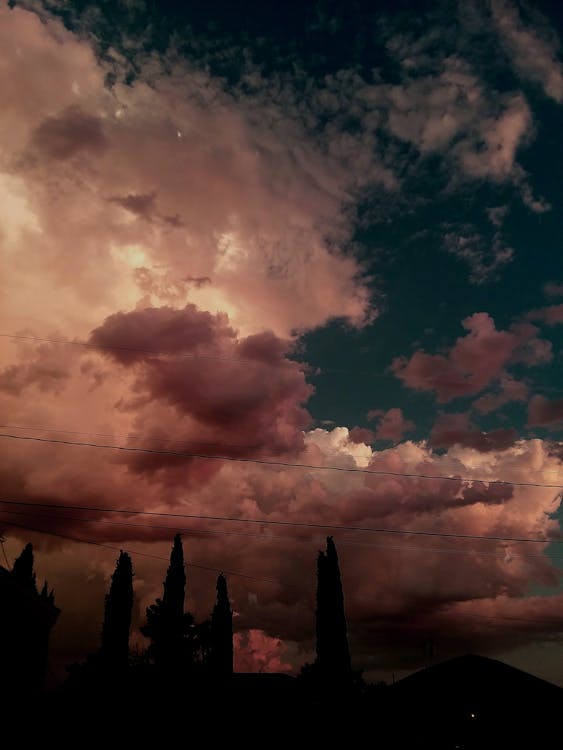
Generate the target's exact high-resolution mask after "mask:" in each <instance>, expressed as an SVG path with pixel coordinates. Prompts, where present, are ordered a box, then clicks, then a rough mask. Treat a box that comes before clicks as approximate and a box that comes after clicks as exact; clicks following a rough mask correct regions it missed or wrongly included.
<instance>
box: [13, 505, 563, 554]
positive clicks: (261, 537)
mask: <svg viewBox="0 0 563 750" xmlns="http://www.w3.org/2000/svg"><path fill="white" fill-rule="evenodd" d="M1 502H2V501H0V503H1ZM0 513H7V514H9V515H12V516H24V517H31V518H32V520H33V519H34V518H35V519H36V520H42V519H46V520H54V521H73V522H78V523H94V524H102V525H104V526H118V527H126V528H135V529H148V530H150V531H157V530H160V531H173V532H175V533H177V534H192V535H194V536H197V535H198V534H201V535H206V534H207V535H211V536H237V537H238V536H240V537H250V538H253V539H257V540H258V541H262V542H268V543H270V541H280V542H284V543H287V542H297V543H304V544H311V543H313V542H318V541H319V537H318V536H317V537H311V538H309V539H304V538H302V537H295V536H281V535H279V534H278V535H276V534H255V533H252V532H248V531H225V530H224V529H200V528H194V527H191V526H165V525H164V524H150V523H133V522H131V521H109V520H108V519H102V518H99V519H97V518H78V517H77V516H68V515H55V514H52V513H45V512H44V511H43V510H42V509H40V511H39V513H37V511H35V510H23V511H18V510H5V509H4V508H0ZM338 546H339V547H362V548H369V549H384V550H393V551H399V552H402V551H403V550H406V551H413V552H443V553H445V554H457V555H470V556H471V557H475V556H477V557H497V558H501V559H503V560H506V561H510V560H512V559H513V558H518V559H528V558H536V559H542V560H545V559H546V556H545V555H544V554H539V555H535V554H524V555H523V554H520V553H513V552H511V551H510V550H508V549H505V551H504V552H490V551H486V550H475V549H455V548H452V547H426V546H414V545H410V544H400V545H388V544H377V543H375V544H374V543H373V542H356V541H350V540H348V539H339V540H338ZM549 559H550V560H563V555H550V556H549Z"/></svg>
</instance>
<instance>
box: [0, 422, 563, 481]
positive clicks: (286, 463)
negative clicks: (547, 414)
mask: <svg viewBox="0 0 563 750" xmlns="http://www.w3.org/2000/svg"><path fill="white" fill-rule="evenodd" d="M0 438H4V439H9V440H31V441H33V442H36V443H52V444H56V445H75V446H82V447H83V448H102V449H108V450H118V451H125V452H127V453H150V454H153V455H164V456H178V458H200V459H206V460H211V461H236V462H239V463H251V464H261V465H264V466H280V467H282V468H286V469H308V470H314V471H339V472H345V473H352V474H372V475H375V476H390V477H407V478H416V479H440V480H444V481H447V482H482V483H483V484H489V485H490V484H495V485H496V484H499V485H510V486H512V487H544V488H547V489H554V490H563V484H546V483H542V482H512V481H507V480H501V479H479V478H476V477H445V476H441V475H438V474H418V473H416V472H404V471H386V470H383V469H362V468H360V467H358V466H354V467H351V466H350V467H349V466H319V465H316V464H303V463H291V462H289V461H273V460H270V459H265V458H247V457H243V456H221V455H212V454H209V453H188V452H181V451H171V450H164V449H160V450H157V449H156V448H138V447H134V446H125V445H112V444H101V443H90V442H79V441H74V440H56V439H55V438H40V437H32V436H31V435H9V434H7V433H0Z"/></svg>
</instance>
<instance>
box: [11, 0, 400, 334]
mask: <svg viewBox="0 0 563 750" xmlns="http://www.w3.org/2000/svg"><path fill="white" fill-rule="evenodd" d="M1 13H2V22H1V26H2V31H1V32H0V34H1V35H2V38H1V42H2V47H3V49H4V50H5V54H6V60H7V64H6V66H5V67H3V71H2V81H1V83H2V90H3V91H4V92H5V107H4V108H3V113H2V125H1V126H2V132H3V133H4V134H5V137H4V136H3V152H2V153H3V157H2V162H1V164H0V173H4V174H7V175H8V178H9V179H11V180H14V179H17V180H20V181H21V187H22V191H21V192H22V201H25V203H26V205H27V206H29V212H30V213H31V215H32V217H33V222H34V223H35V225H36V226H37V233H36V236H35V238H34V239H35V242H34V243H33V245H30V244H29V243H27V242H25V238H22V241H21V243H19V244H18V248H17V250H18V252H19V253H21V256H20V257H21V264H20V265H19V266H18V268H17V269H14V270H13V274H12V275H13V277H14V279H13V280H14V283H15V284H16V285H17V286H18V287H19V288H20V289H21V290H22V294H23V295H27V296H28V297H29V302H30V304H29V305H28V309H27V311H26V315H27V318H26V320H25V322H26V323H32V322H33V321H32V318H33V317H36V318H40V319H41V318H42V316H43V317H44V313H43V315H42V313H40V311H39V306H40V304H41V303H40V301H39V299H38V296H37V294H34V291H33V289H32V288H31V286H30V285H31V275H30V274H29V273H28V272H26V271H25V269H26V268H30V267H33V268H35V269H36V271H37V274H38V275H42V295H47V296H50V297H56V298H57V305H56V306H55V309H54V308H53V306H51V310H50V313H49V315H50V321H49V322H50V323H52V324H60V322H61V317H62V313H61V310H60V308H62V307H63V306H64V305H67V306H68V305H72V306H73V308H74V310H75V317H74V321H73V325H74V327H75V329H76V328H80V330H79V331H78V333H81V332H83V331H85V330H86V329H87V328H88V326H89V327H93V326H94V324H95V322H96V318H97V319H98V320H99V319H100V318H103V317H105V316H107V315H108V314H109V313H111V312H113V311H114V310H115V309H116V308H118V306H123V300H126V301H127V304H129V305H131V306H133V305H134V304H136V303H137V302H138V301H139V300H141V299H142V297H143V295H145V294H147V291H146V284H145V283H144V277H143V278H141V279H139V276H138V275H136V274H137V269H140V268H143V269H147V271H148V272H149V273H150V274H156V275H157V276H158V275H163V276H165V277H166V278H173V279H186V278H200V279H204V278H208V279H212V283H210V284H205V285H199V286H198V285H195V284H191V285H188V286H186V288H185V289H183V291H182V295H183V297H182V299H181V302H183V303H184V304H185V303H186V302H187V301H188V298H189V301H191V302H193V303H195V304H197V305H198V307H200V308H203V309H207V310H209V311H210V312H215V311H216V310H217V309H221V310H225V311H228V312H229V314H230V317H231V319H232V320H234V322H235V325H236V326H237V327H238V328H239V329H243V330H244V332H245V333H256V332H258V331H260V330H262V329H263V328H270V329H272V330H274V331H275V332H276V333H277V334H279V335H282V336H288V335H291V334H292V333H293V332H295V331H301V330H304V329H308V328H314V327H316V326H319V325H324V324H325V323H326V322H327V321H328V320H331V319H333V318H341V319H344V320H346V321H347V322H348V323H350V324H351V325H357V326H361V325H363V324H364V323H365V322H366V321H369V320H371V319H373V317H374V315H375V305H374V304H373V301H372V299H371V293H370V290H369V288H368V283H367V282H368V281H369V279H367V278H366V273H365V269H364V268H363V266H362V264H361V263H360V262H359V261H358V260H356V258H354V256H353V255H352V254H350V253H349V252H348V247H349V242H350V237H351V233H352V229H353V227H352V221H351V220H352V219H353V212H350V209H349V204H350V201H351V197H352V195H353V194H354V192H355V191H356V190H357V189H359V188H362V187H365V186H368V185H370V186H374V185H381V184H382V183H385V184H386V185H387V188H385V189H390V190H392V189H394V186H395V187H396V184H397V183H396V181H395V182H394V181H393V176H392V174H391V171H390V170H389V169H388V168H387V167H384V166H383V165H382V164H381V161H380V159H379V156H378V155H377V149H375V148H374V142H373V138H368V137H367V136H366V138H365V139H364V136H363V135H362V137H358V138H356V137H354V136H353V135H351V134H350V135H346V134H344V133H339V132H338V127H339V126H338V125H337V122H336V119H334V120H333V121H332V124H331V126H330V127H331V129H332V130H331V132H327V133H326V134H325V136H323V138H322V139H321V142H319V139H318V138H317V137H316V136H315V137H313V134H312V133H311V131H310V130H309V129H308V128H307V127H306V126H305V124H304V123H305V121H306V119H307V118H303V117H302V114H303V113H302V112H301V107H302V106H304V105H302V104H301V103H299V102H298V101H297V100H296V99H295V92H292V89H291V87H285V90H281V91H280V92H279V97H280V98H279V99H278V100H276V99H275V98H274V97H273V96H272V90H271V88H269V87H268V86H267V85H266V83H264V85H263V86H259V87H258V89H257V90H256V92H255V94H253V95H250V94H249V93H246V94H243V93H242V92H241V91H238V90H234V89H231V90H226V89H225V87H224V86H223V84H222V82H221V81H220V80H219V79H214V78H213V77H211V76H210V75H208V74H205V73H202V72H201V71H199V70H198V69H197V68H195V67H193V66H192V65H191V64H190V63H188V62H185V63H180V62H176V63H175V65H173V66H172V68H169V67H166V66H164V65H161V64H160V63H159V62H158V61H157V60H156V59H152V60H149V59H148V58H147V59H146V60H144V59H142V57H139V59H138V66H139V75H138V77H137V79H136V80H135V82H133V83H132V84H131V85H125V84H123V83H120V82H119V81H120V78H119V76H118V81H117V82H116V83H115V85H113V87H112V88H111V89H110V88H108V87H107V86H105V80H106V74H107V72H108V65H109V63H105V62H103V61H102V60H99V59H96V57H95V55H94V53H93V50H92V49H91V47H90V46H89V45H88V43H87V42H86V41H80V40H79V39H78V38H77V37H76V36H74V35H73V34H72V33H71V32H69V31H67V30H65V29H64V28H63V26H62V25H61V24H60V23H59V22H57V21H55V20H53V19H52V18H49V17H48V16H45V17H44V19H43V22H41V23H40V22H39V20H38V18H37V17H36V16H35V15H34V14H33V13H31V12H28V11H25V10H22V9H21V8H18V7H17V8H15V9H14V10H12V11H8V10H7V9H6V8H4V9H3V10H2V11H1ZM16 39H17V45H16V44H15V41H14V40H16ZM117 65H118V67H119V64H117ZM339 85H340V88H342V84H339ZM178 133H180V134H181V136H182V137H179V136H178ZM140 153H142V155H143V158H142V159H141V158H139V154H140ZM140 218H145V219H147V218H150V219H152V221H151V228H150V231H147V226H146V223H145V222H143V221H139V219H140ZM27 224H28V226H29V225H30V223H29V222H27ZM77 247H80V252H77V251H76V248H77ZM35 278H36V277H35ZM71 279H72V283H71ZM139 282H140V285H139ZM143 287H144V288H143ZM166 288H167V287H166V286H165V288H164V292H165V293H166ZM159 291H160V288H159V285H153V286H152V288H151V290H150V292H148V293H149V294H150V295H151V300H150V301H151V302H152V303H154V304H159V303H161V302H166V301H168V300H167V299H166V298H164V299H162V298H160V297H159ZM179 294H180V293H179ZM120 301H121V302H120ZM14 308H15V309H14ZM17 309H18V308H17V305H16V304H15V302H13V301H11V302H10V306H9V313H10V315H11V316H13V317H16V315H17ZM257 311H259V313H258V314H257ZM76 332H77V331H74V332H73V333H76Z"/></svg>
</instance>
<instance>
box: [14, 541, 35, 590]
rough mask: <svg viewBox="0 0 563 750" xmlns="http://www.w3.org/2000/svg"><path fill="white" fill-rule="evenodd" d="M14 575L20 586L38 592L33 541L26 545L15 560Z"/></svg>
mask: <svg viewBox="0 0 563 750" xmlns="http://www.w3.org/2000/svg"><path fill="white" fill-rule="evenodd" d="M12 575H13V576H14V578H15V579H16V580H17V582H18V583H19V584H20V586H24V587H25V588H27V589H32V590H33V591H35V592H37V586H36V583H35V571H34V570H33V545H32V544H31V542H28V543H27V544H26V545H25V547H24V548H23V550H22V552H21V554H20V556H19V557H18V558H16V560H14V564H13V566H12Z"/></svg>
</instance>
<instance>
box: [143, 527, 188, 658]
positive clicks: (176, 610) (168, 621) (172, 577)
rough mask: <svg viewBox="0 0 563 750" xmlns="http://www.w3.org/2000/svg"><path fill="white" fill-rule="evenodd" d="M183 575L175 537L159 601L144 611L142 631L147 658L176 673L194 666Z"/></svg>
mask: <svg viewBox="0 0 563 750" xmlns="http://www.w3.org/2000/svg"><path fill="white" fill-rule="evenodd" d="M185 593H186V572H185V569H184V550H183V548H182V538H181V536H180V535H179V534H176V536H175V537H174V543H173V545H172V552H171V554H170V565H169V566H168V570H167V572H166V579H165V581H164V584H163V595H162V599H157V600H156V602H155V603H154V604H151V605H150V606H149V607H147V624H146V625H144V626H143V627H142V628H141V632H142V633H143V635H145V636H147V638H150V640H151V644H150V646H149V656H150V657H151V659H152V660H153V661H154V662H155V664H158V665H160V666H162V667H165V668H167V669H177V668H179V667H180V666H181V665H185V664H186V663H191V662H193V644H192V640H193V638H191V637H190V636H193V632H192V629H193V626H194V619H193V617H192V615H191V614H189V613H188V612H184V598H185Z"/></svg>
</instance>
